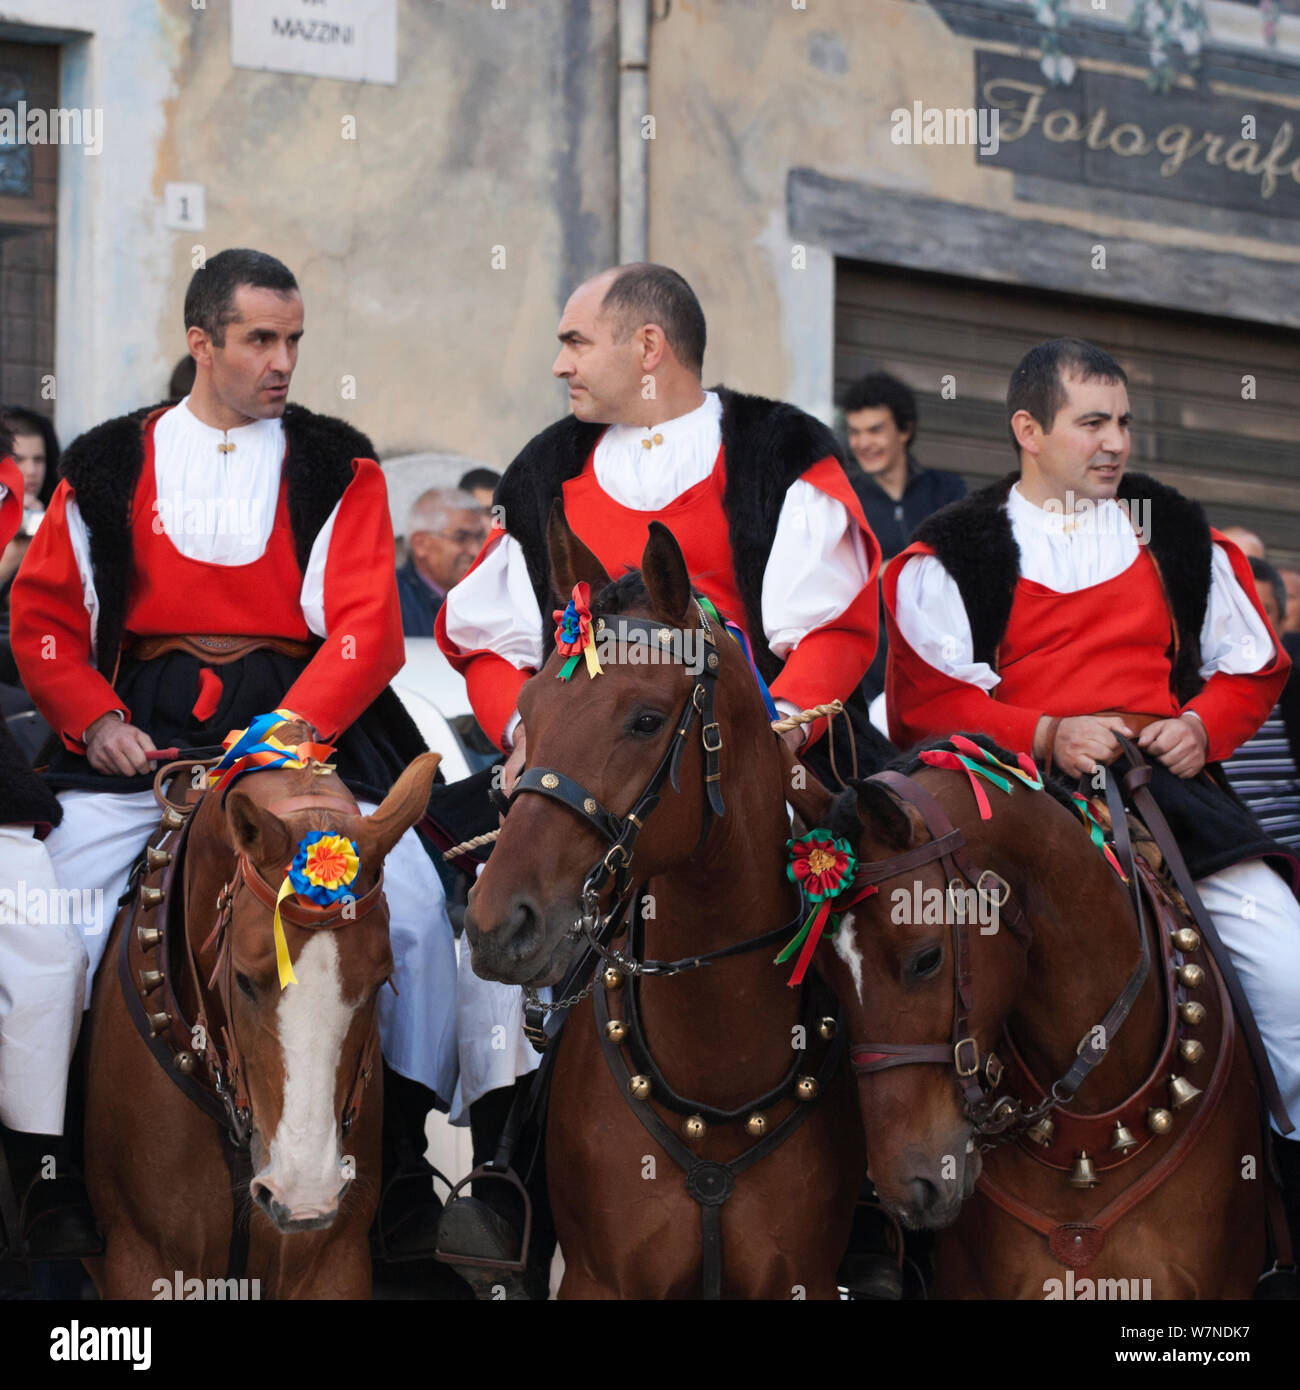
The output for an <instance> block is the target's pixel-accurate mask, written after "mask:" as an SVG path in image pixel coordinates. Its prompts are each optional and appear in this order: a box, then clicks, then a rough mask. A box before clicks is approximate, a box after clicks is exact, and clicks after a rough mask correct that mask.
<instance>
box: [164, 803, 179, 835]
mask: <svg viewBox="0 0 1300 1390" xmlns="http://www.w3.org/2000/svg"><path fill="white" fill-rule="evenodd" d="M161 824H162V828H163V829H164V830H179V829H180V828H181V826H182V825H184V824H185V813H184V812H183V811H178V810H177V809H176V807H175V806H168V808H167V809H166V810H165V811H164V812H163V813H162V822H161Z"/></svg>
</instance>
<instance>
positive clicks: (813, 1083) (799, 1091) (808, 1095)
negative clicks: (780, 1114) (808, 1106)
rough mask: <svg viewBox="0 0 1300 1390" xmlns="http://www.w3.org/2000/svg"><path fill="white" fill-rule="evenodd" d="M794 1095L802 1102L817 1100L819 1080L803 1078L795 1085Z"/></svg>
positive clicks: (809, 1077) (810, 1077)
mask: <svg viewBox="0 0 1300 1390" xmlns="http://www.w3.org/2000/svg"><path fill="white" fill-rule="evenodd" d="M794 1093H795V1095H797V1096H798V1097H799V1099H800V1100H816V1099H817V1078H816V1077H815V1076H801V1077H800V1078H799V1079H798V1080H797V1081H796V1082H795V1083H794Z"/></svg>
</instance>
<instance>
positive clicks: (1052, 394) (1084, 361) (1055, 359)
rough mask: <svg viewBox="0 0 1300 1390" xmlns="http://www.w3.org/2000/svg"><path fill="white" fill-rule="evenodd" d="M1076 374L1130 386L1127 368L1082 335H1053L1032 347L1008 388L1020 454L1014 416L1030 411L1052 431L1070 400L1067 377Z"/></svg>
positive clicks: (1045, 429) (1012, 432) (1013, 440)
mask: <svg viewBox="0 0 1300 1390" xmlns="http://www.w3.org/2000/svg"><path fill="white" fill-rule="evenodd" d="M1067 376H1077V377H1078V378H1079V379H1080V380H1082V381H1107V382H1116V383H1119V384H1121V385H1125V386H1127V385H1128V377H1127V376H1126V375H1125V373H1124V368H1123V367H1121V366H1120V365H1119V363H1118V362H1116V361H1115V359H1114V358H1113V357H1112V356H1111V355H1110V353H1108V352H1105V351H1104V350H1103V349H1101V348H1099V347H1094V346H1093V345H1092V344H1091V343H1085V342H1084V341H1083V339H1082V338H1051V339H1049V340H1048V341H1047V342H1045V343H1039V344H1038V346H1037V347H1034V348H1030V349H1029V351H1028V352H1027V353H1025V355H1024V356H1023V357H1022V358H1021V359H1020V362H1019V365H1018V366H1017V367H1016V369H1015V371H1013V372H1012V373H1011V384H1010V385H1009V386H1008V387H1007V430H1008V432H1009V433H1010V435H1011V443H1012V446H1013V447H1014V449H1015V451H1016V453H1017V455H1019V453H1020V445H1019V443H1018V441H1017V440H1016V432H1015V430H1013V429H1012V428H1011V417H1012V416H1013V415H1015V414H1016V412H1017V411H1021V410H1027V411H1028V412H1029V413H1030V415H1032V416H1033V418H1034V419H1035V420H1037V421H1038V423H1039V424H1040V425H1042V427H1043V432H1044V433H1045V434H1050V433H1051V431H1052V422H1053V421H1054V420H1055V419H1056V415H1057V412H1058V411H1059V410H1060V409H1061V407H1062V406H1063V405H1064V404H1065V403H1066V401H1067V400H1068V399H1069V396H1068V394H1067V392H1066V389H1065V383H1064V378H1065V377H1067Z"/></svg>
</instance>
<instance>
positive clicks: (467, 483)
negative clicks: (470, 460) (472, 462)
mask: <svg viewBox="0 0 1300 1390" xmlns="http://www.w3.org/2000/svg"><path fill="white" fill-rule="evenodd" d="M500 481H501V474H500V473H498V472H497V471H496V469H495V468H471V469H470V470H469V472H468V473H463V474H462V475H461V479H460V482H458V483H457V484H456V486H457V487H458V488H459V489H460V490H461V491H462V492H473V491H474V489H475V488H480V487H486V488H491V489H492V491H493V492H495V491H496V487H497V484H498V483H499V482H500Z"/></svg>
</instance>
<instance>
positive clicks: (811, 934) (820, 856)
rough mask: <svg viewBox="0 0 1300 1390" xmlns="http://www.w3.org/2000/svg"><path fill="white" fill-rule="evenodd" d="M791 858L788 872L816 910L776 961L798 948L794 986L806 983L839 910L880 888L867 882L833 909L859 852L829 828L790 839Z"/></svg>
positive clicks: (790, 981) (850, 879)
mask: <svg viewBox="0 0 1300 1390" xmlns="http://www.w3.org/2000/svg"><path fill="white" fill-rule="evenodd" d="M786 848H787V849H788V850H789V851H790V862H789V863H788V864H787V865H786V868H785V872H786V876H787V877H788V878H789V879H790V881H791V883H793V884H795V885H796V886H797V887H798V888H799V891H800V892H801V893H802V894H803V896H804V897H805V898H806V899H807V900H808V901H809V902H811V903H813V904H814V906H813V910H812V911H811V912H810V913H809V914H808V916H807V917H806V918H805V919H804V924H803V926H801V927H800V928H799V930H798V932H796V934H795V937H794V940H793V941H791V942H790V943H789V945H788V946H786V947H785V948H784V950H782V952H781V954H780V955H779V956H777V957H776V959H775V961H774V962H773V964H775V965H782V964H784V963H785V962H786V961H788V960H789V959H790V957H791V956H792V955H794V953H795V952H796V951H798V952H799V959H798V960H797V961H796V962H795V967H794V973H793V974H792V975H791V976H790V978H789V979H788V980H787V981H786V984H788V985H789V986H790V987H791V988H792V989H793V988H794V986H796V985H800V984H802V983H803V978H804V976H805V975H806V974H807V973H808V967H809V965H810V964H811V963H812V958H813V953H814V952H815V951H816V950H817V943H818V942H819V941H820V940H821V939H822V937H823V936H824V935H825V936H834V935H835V933H836V932H837V931H838V930H839V927H840V914H841V913H843V912H847V911H848V909H849V908H850V907H853V906H854V904H856V903H860V902H861V901H862V900H863V898H868V897H870V896H871V895H872V894H873V893H876V892H879V891H880V890H879V889H878V888H877V887H876V885H875V884H874V883H872V884H868V885H867V886H866V887H865V888H863V890H862V891H861V892H860V893H858V894H857V895H856V896H854V897H853V898H851V899H849V901H847V902H845V903H841V904H839V906H838V910H837V911H835V912H832V911H831V909H832V907H833V906H835V899H836V898H838V897H839V896H840V895H841V894H842V893H844V892H845V891H847V889H849V888H851V887H852V885H853V875H854V874H855V873H856V872H857V867H858V861H857V856H856V855H855V854H854V853H853V847H852V846H851V845H850V844H849V842H848V841H847V840H841V839H838V838H836V836H834V835H832V834H831V832H830V831H829V830H810V831H809V832H808V833H807V834H806V835H800V836H799V837H798V839H795V840H787V841H786Z"/></svg>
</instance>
